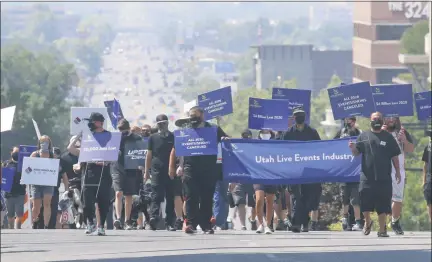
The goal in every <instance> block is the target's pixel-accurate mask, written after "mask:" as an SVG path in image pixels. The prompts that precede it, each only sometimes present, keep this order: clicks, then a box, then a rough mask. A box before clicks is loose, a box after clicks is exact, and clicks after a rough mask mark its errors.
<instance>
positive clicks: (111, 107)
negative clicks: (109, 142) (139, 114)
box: [104, 99, 124, 129]
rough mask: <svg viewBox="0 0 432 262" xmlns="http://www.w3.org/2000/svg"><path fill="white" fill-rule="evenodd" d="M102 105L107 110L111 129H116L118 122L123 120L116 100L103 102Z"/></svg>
mask: <svg viewBox="0 0 432 262" xmlns="http://www.w3.org/2000/svg"><path fill="white" fill-rule="evenodd" d="M104 105H105V107H106V108H107V111H108V116H109V118H110V119H111V124H112V126H113V128H114V129H117V123H118V121H120V119H123V118H124V115H123V111H122V109H121V107H120V103H119V101H118V100H117V99H114V100H108V101H104Z"/></svg>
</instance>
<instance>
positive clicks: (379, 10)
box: [352, 1, 430, 84]
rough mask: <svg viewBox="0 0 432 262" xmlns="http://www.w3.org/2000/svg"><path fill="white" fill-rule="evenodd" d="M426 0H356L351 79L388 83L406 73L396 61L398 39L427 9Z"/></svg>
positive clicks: (397, 58) (425, 13)
mask: <svg viewBox="0 0 432 262" xmlns="http://www.w3.org/2000/svg"><path fill="white" fill-rule="evenodd" d="M429 8H430V6H429V3H428V2H401V1H390V2H378V1H372V2H355V3H354V7H353V23H354V37H353V43H352V46H353V82H361V81H369V82H371V84H385V83H391V82H392V79H393V78H394V77H396V76H397V75H399V74H400V73H406V72H407V69H406V67H405V65H403V64H401V63H400V62H399V53H400V39H401V37H402V34H403V33H404V31H405V30H406V29H407V28H410V27H411V26H412V25H413V24H414V23H416V22H418V21H419V20H422V19H426V18H427V17H428V13H429Z"/></svg>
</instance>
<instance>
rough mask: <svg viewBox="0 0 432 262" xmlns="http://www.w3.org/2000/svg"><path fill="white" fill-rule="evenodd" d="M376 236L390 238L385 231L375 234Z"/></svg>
mask: <svg viewBox="0 0 432 262" xmlns="http://www.w3.org/2000/svg"><path fill="white" fill-rule="evenodd" d="M377 235H378V237H390V236H389V235H388V234H387V230H386V231H384V232H377Z"/></svg>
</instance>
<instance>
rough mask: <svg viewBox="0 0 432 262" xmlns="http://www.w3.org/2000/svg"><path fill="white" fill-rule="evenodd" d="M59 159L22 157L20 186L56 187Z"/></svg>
mask: <svg viewBox="0 0 432 262" xmlns="http://www.w3.org/2000/svg"><path fill="white" fill-rule="evenodd" d="M59 165H60V159H54V158H42V157H24V160H23V164H22V175H21V184H22V185H38V186H57V182H58V176H59V175H58V172H59Z"/></svg>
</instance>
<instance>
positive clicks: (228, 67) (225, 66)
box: [215, 62, 235, 74]
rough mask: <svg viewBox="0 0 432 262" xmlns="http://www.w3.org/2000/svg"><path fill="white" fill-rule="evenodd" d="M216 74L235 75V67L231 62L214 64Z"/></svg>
mask: <svg viewBox="0 0 432 262" xmlns="http://www.w3.org/2000/svg"><path fill="white" fill-rule="evenodd" d="M215 73H216V74H231V73H235V65H234V63H233V62H216V63H215Z"/></svg>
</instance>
